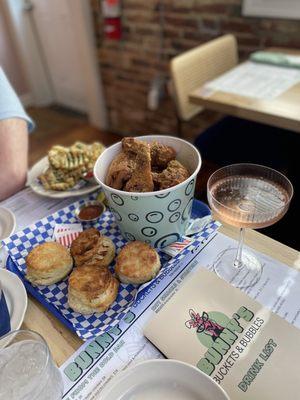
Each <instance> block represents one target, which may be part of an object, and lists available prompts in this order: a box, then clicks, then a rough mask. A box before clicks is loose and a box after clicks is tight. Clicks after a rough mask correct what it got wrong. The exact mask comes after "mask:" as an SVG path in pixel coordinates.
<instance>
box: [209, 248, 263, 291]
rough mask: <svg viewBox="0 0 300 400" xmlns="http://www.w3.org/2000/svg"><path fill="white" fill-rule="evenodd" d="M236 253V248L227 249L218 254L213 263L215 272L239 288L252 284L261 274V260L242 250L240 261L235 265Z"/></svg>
mask: <svg viewBox="0 0 300 400" xmlns="http://www.w3.org/2000/svg"><path fill="white" fill-rule="evenodd" d="M236 253H237V249H227V250H224V251H223V252H222V253H221V254H220V255H219V257H218V259H217V261H216V262H215V264H214V265H213V267H214V270H215V272H216V274H217V275H218V276H219V277H220V278H222V279H224V280H225V281H226V282H229V283H231V284H232V285H233V286H234V287H236V288H239V289H243V288H247V287H251V286H254V285H255V284H256V283H257V282H258V281H259V279H260V277H261V274H262V265H261V262H260V261H259V260H258V259H257V258H256V256H255V255H254V254H252V253H250V252H248V251H247V250H243V252H242V257H241V263H240V265H239V266H235V265H234V261H235V258H236Z"/></svg>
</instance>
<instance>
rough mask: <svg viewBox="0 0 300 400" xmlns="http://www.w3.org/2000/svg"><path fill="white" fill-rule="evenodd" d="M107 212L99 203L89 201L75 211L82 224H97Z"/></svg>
mask: <svg viewBox="0 0 300 400" xmlns="http://www.w3.org/2000/svg"><path fill="white" fill-rule="evenodd" d="M105 210H106V208H105V205H104V204H103V203H100V202H99V201H96V200H95V201H87V202H85V203H84V204H82V205H81V206H80V207H78V208H77V209H76V210H75V215H76V218H77V219H78V220H79V221H81V222H95V221H97V220H98V219H99V218H100V217H101V215H102V214H103V213H104V211H105Z"/></svg>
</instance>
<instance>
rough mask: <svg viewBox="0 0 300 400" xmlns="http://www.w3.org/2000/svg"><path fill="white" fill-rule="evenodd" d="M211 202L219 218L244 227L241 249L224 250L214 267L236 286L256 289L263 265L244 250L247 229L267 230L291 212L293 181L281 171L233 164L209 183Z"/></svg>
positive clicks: (208, 192)
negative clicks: (266, 228)
mask: <svg viewBox="0 0 300 400" xmlns="http://www.w3.org/2000/svg"><path fill="white" fill-rule="evenodd" d="M207 194H208V201H209V204H210V207H211V209H212V212H213V214H214V216H215V218H216V219H219V220H221V221H222V222H225V223H227V224H229V225H233V226H236V227H238V228H240V237H239V243H238V247H237V248H234V249H232V248H230V249H227V250H224V252H223V253H221V254H220V256H219V257H218V259H217V261H216V262H215V264H214V269H215V272H216V273H217V275H218V276H220V277H221V278H223V279H225V280H226V281H227V282H230V283H232V284H233V285H234V286H235V287H238V288H246V287H250V286H253V285H255V284H256V283H257V281H258V280H259V278H260V276H261V273H262V264H261V262H260V261H259V259H258V258H257V257H256V256H255V255H254V254H252V253H251V252H249V251H246V250H244V249H243V243H244V236H245V228H253V229H255V228H265V227H266V226H270V225H272V224H274V223H275V222H277V221H278V220H280V218H282V217H283V216H284V214H285V213H286V212H287V210H288V208H289V204H290V201H291V198H292V196H293V186H292V184H291V182H290V181H289V180H288V179H287V178H286V177H285V176H284V175H282V174H281V173H280V172H278V171H275V170H274V169H271V168H268V167H265V166H262V165H256V164H233V165H229V166H226V167H223V168H220V169H218V170H217V171H215V172H214V173H213V174H212V175H211V176H210V178H209V180H208V182H207Z"/></svg>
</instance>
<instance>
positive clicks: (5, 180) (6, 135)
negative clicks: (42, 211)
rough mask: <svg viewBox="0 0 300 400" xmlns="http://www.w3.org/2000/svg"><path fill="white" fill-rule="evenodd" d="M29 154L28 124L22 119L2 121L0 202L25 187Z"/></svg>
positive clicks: (0, 123) (0, 131)
mask: <svg viewBox="0 0 300 400" xmlns="http://www.w3.org/2000/svg"><path fill="white" fill-rule="evenodd" d="M27 154H28V128H27V122H26V121H25V120H24V119H21V118H8V119H4V120H0V201H1V200H4V199H5V198H7V197H9V196H11V195H12V194H14V193H16V192H17V191H18V190H20V189H22V188H23V187H24V185H25V182H26V176H27V159H28V157H27Z"/></svg>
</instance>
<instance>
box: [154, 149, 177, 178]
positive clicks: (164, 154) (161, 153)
mask: <svg viewBox="0 0 300 400" xmlns="http://www.w3.org/2000/svg"><path fill="white" fill-rule="evenodd" d="M150 152H151V166H152V170H155V171H162V170H164V169H165V168H167V165H168V164H169V162H170V161H172V160H175V158H176V151H175V150H174V149H173V147H170V146H166V145H164V144H161V143H158V142H153V143H151V147H150Z"/></svg>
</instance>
